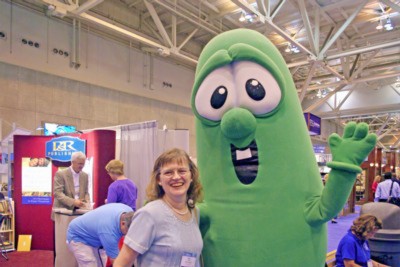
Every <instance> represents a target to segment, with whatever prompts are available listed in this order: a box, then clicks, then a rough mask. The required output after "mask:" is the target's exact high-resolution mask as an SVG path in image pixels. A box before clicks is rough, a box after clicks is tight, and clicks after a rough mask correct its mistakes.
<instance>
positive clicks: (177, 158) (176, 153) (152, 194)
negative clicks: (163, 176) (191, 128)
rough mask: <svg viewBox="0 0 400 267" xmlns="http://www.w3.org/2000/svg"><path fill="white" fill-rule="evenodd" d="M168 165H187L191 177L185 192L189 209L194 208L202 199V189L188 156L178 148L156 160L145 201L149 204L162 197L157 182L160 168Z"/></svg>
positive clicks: (166, 152)
mask: <svg viewBox="0 0 400 267" xmlns="http://www.w3.org/2000/svg"><path fill="white" fill-rule="evenodd" d="M170 163H177V164H186V163H187V164H188V166H189V170H190V173H191V175H192V182H191V184H190V186H189V189H188V191H187V199H188V205H189V207H190V208H194V206H195V204H196V202H198V201H201V200H202V197H203V187H202V185H201V183H200V179H199V170H198V169H197V166H196V165H195V164H194V162H193V161H192V160H191V159H190V157H189V155H188V154H187V153H186V152H185V151H184V150H182V149H179V148H173V149H170V150H167V151H165V152H164V153H162V154H161V155H160V156H159V157H158V158H157V159H156V162H155V163H154V167H153V171H152V173H151V176H150V182H149V184H148V186H147V189H146V194H147V201H148V202H150V201H153V200H156V199H159V198H162V197H163V196H164V194H165V192H164V190H163V188H162V187H161V186H160V185H159V184H158V182H159V180H160V172H161V168H162V167H163V166H165V165H166V164H170ZM190 200H191V201H190Z"/></svg>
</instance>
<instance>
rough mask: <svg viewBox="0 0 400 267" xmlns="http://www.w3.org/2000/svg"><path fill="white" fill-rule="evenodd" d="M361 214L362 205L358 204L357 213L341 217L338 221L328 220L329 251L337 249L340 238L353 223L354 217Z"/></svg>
mask: <svg viewBox="0 0 400 267" xmlns="http://www.w3.org/2000/svg"><path fill="white" fill-rule="evenodd" d="M359 215H360V206H356V208H355V213H352V214H349V215H347V216H343V217H339V218H338V219H337V220H336V221H337V223H331V222H328V249H327V252H330V251H332V250H335V249H337V246H338V245H339V242H340V240H341V239H342V237H343V236H344V235H345V234H346V233H347V231H348V230H349V229H350V226H351V225H353V221H354V219H356V218H357V217H358V216H359Z"/></svg>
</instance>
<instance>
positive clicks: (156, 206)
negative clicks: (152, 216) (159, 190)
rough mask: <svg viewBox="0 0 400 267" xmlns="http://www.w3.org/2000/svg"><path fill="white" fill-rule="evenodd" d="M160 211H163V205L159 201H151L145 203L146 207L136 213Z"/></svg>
mask: <svg viewBox="0 0 400 267" xmlns="http://www.w3.org/2000/svg"><path fill="white" fill-rule="evenodd" d="M160 210H164V204H163V201H162V200H161V199H157V200H153V201H150V202H148V203H146V205H144V206H143V207H142V208H140V209H139V210H138V212H139V211H141V212H154V211H160Z"/></svg>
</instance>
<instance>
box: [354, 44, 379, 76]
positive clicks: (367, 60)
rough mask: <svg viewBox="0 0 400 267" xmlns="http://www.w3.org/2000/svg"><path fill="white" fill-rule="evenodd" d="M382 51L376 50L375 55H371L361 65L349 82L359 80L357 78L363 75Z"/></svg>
mask: <svg viewBox="0 0 400 267" xmlns="http://www.w3.org/2000/svg"><path fill="white" fill-rule="evenodd" d="M380 51H382V50H380V49H377V50H375V51H374V53H373V54H372V55H370V56H369V57H368V58H367V59H366V60H365V61H363V62H362V63H361V64H360V66H359V67H358V69H357V70H356V71H355V72H353V73H352V74H351V76H350V78H349V80H353V79H355V78H357V76H358V75H359V74H360V73H361V71H363V70H364V69H365V68H366V67H367V66H368V64H369V63H371V61H372V59H374V58H375V56H376V55H377V54H378V53H379V52H380Z"/></svg>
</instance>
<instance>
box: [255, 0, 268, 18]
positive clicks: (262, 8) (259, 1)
mask: <svg viewBox="0 0 400 267" xmlns="http://www.w3.org/2000/svg"><path fill="white" fill-rule="evenodd" d="M256 2H257V8H258V11H259V12H260V13H261V14H263V15H264V16H266V15H267V9H266V8H265V5H264V0H257V1H256ZM268 4H269V0H268Z"/></svg>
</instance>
